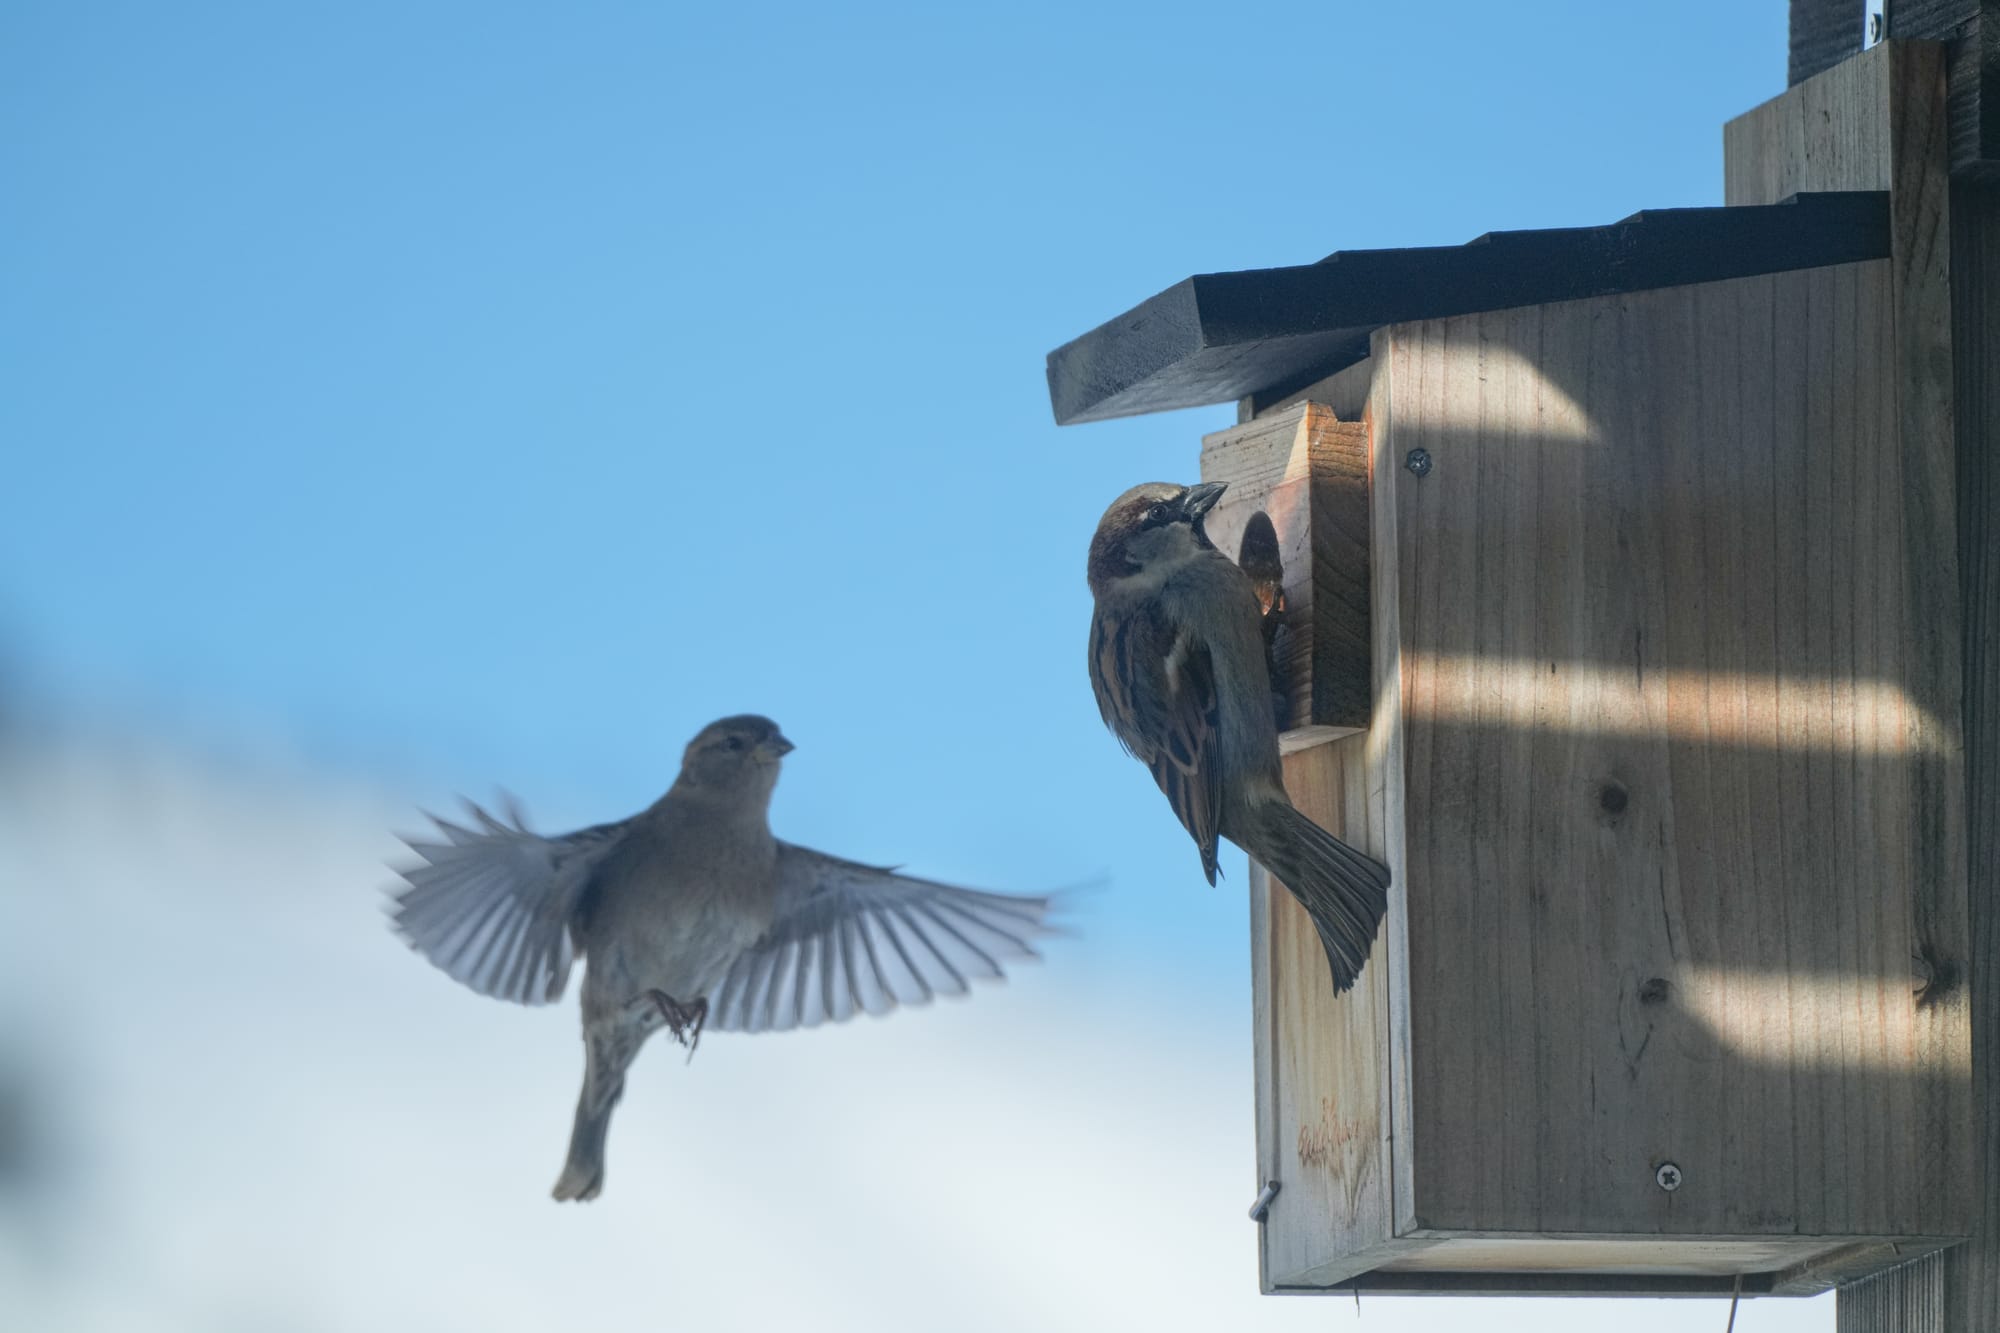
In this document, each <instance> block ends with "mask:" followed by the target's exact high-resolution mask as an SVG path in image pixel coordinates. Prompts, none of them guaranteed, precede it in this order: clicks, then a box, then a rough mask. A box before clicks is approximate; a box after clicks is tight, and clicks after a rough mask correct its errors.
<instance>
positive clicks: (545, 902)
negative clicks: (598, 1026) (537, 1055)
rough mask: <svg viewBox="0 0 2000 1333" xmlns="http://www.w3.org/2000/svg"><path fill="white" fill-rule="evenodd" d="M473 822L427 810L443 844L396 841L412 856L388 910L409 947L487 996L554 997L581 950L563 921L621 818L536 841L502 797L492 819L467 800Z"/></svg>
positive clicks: (519, 1000) (520, 1000)
mask: <svg viewBox="0 0 2000 1333" xmlns="http://www.w3.org/2000/svg"><path fill="white" fill-rule="evenodd" d="M466 806H467V809H468V810H469V811H470V812H471V816H472V818H471V823H472V824H473V825H475V827H472V828H465V827H461V826H460V825H457V824H453V823H450V822H448V821H446V820H442V819H439V818H438V817H437V816H436V815H432V816H431V817H430V819H431V822H432V823H433V824H436V825H437V829H438V832H439V833H440V834H442V835H443V837H444V841H442V842H428V841H422V842H420V841H417V840H416V839H413V838H407V837H406V838H404V839H403V841H404V842H405V843H407V844H408V845H409V848H410V850H411V851H413V852H415V853H416V854H417V855H418V856H419V857H420V858H421V863H420V864H418V865H414V866H411V867H409V868H408V869H405V870H401V871H399V872H398V873H400V874H401V875H402V877H403V878H404V880H406V881H407V882H408V883H409V887H408V888H406V889H404V890H402V891H401V892H399V893H398V894H396V898H395V905H394V907H393V908H392V909H391V912H390V916H391V919H392V920H393V921H394V923H395V927H396V931H397V933H398V934H400V935H401V936H402V937H403V938H404V939H405V940H407V941H409V944H410V947H411V948H413V949H415V950H416V951H417V952H418V953H420V954H422V955H423V956H424V957H426V958H428V959H430V960H431V962H433V963H435V964H437V965H438V966H439V967H440V968H442V969H444V971H445V972H446V973H447V974H448V975H449V976H450V977H451V978H452V979H453V980H454V981H460V982H463V983H464V984H466V985H467V986H470V987H471V988H472V989H473V990H476V991H478V992H479V993H480V994H481V995H491V996H493V997H495V998H496V999H501V1000H512V1001H514V1002H515V1003H516V1004H547V1003H549V1002H550V1001H551V1000H555V999H559V998H561V996H562V993H563V986H564V985H565V984H566V983H567V982H568V981H569V970H570V966H571V964H573V963H574V962H575V961H576V957H577V954H578V953H580V952H581V947H580V945H579V944H578V943H577V942H576V940H575V939H574V938H573V931H572V929H571V923H572V922H573V920H574V919H575V916H576V909H577V904H578V902H579V901H580V900H581V899H582V897H583V892H584V889H585V887H586V886H587V885H588V884H589V883H590V875H591V871H592V870H593V869H595V868H596V866H597V863H598V862H599V861H600V860H602V859H603V857H604V854H605V853H606V852H607V851H609V850H610V849H611V848H612V847H613V846H614V845H616V843H617V841H618V837H619V835H620V834H621V833H623V832H624V829H625V825H626V823H627V822H629V821H621V822H619V823H615V824H599V825H597V826H595V827H593V828H587V829H583V830H581V831H579V832H576V833H566V834H563V835H562V836H560V837H554V838H544V837H541V836H540V835H538V834H535V833H530V832H529V831H528V828H527V825H526V822H525V821H524V820H523V819H522V817H521V813H520V811H519V810H518V809H517V808H515V807H514V806H513V805H512V804H511V803H510V804H509V805H508V808H507V809H506V811H505V812H504V813H505V814H506V816H507V819H505V820H501V819H495V818H494V817H493V816H492V815H489V814H487V813H486V811H484V810H482V809H480V808H479V807H478V806H476V805H473V804H472V803H471V802H469V801H468V802H467V803H466Z"/></svg>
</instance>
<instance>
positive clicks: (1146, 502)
mask: <svg viewBox="0 0 2000 1333" xmlns="http://www.w3.org/2000/svg"><path fill="white" fill-rule="evenodd" d="M1226 489H1227V486H1226V485H1225V484H1224V483H1222V482H1219V481H1207V482H1203V483H1202V484H1201V485H1199V486H1176V485H1175V484H1174V483H1173V482H1170V481H1149V482H1146V483H1145V484H1143V485H1140V486H1134V487H1133V488H1132V489H1131V490H1129V491H1127V492H1125V494H1123V495H1121V496H1119V497H1118V498H1117V499H1116V500H1113V501H1112V502H1111V507H1110V508H1109V509H1107V510H1105V511H1104V517H1103V518H1100V519H1099V520H1097V535H1096V536H1094V537H1092V538H1091V539H1090V590H1091V591H1092V592H1101V591H1103V590H1104V588H1105V587H1106V586H1107V585H1109V584H1111V583H1113V582H1115V581H1117V580H1118V579H1122V578H1128V577H1130V576H1131V575H1134V574H1137V573H1140V572H1141V571H1142V570H1145V569H1147V568H1148V567H1150V566H1153V565H1157V564H1168V563H1172V562H1173V561H1175V560H1177V559H1181V558H1184V557H1185V556H1188V555H1192V554H1194V553H1195V552H1197V551H1202V550H1209V551H1212V550H1214V549H1215V544H1214V543H1213V542H1211V541H1209V539H1208V534H1207V533H1206V532H1204V531H1203V530H1202V526H1201V521H1202V519H1203V518H1205V517H1207V515H1208V511H1209V510H1211V509H1213V508H1215V502H1216V501H1217V500H1220V499H1221V498H1222V492H1223V491H1224V490H1226Z"/></svg>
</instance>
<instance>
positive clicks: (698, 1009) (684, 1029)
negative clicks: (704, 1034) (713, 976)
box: [646, 990, 708, 1061]
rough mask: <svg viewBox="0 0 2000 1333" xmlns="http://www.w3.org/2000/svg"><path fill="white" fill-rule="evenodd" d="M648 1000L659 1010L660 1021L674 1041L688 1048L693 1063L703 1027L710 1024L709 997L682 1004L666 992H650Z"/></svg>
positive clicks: (689, 1057) (647, 995)
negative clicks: (707, 1023)
mask: <svg viewBox="0 0 2000 1333" xmlns="http://www.w3.org/2000/svg"><path fill="white" fill-rule="evenodd" d="M646 998H647V999H649V1000H651V1001H652V1002H653V1006H654V1008H656V1009H658V1010H659V1013H660V1021H661V1022H663V1023H665V1024H666V1025H667V1031H668V1032H669V1033H671V1034H673V1038H674V1040H675V1041H677V1042H679V1043H680V1044H681V1045H683V1046H685V1047H687V1048H688V1059H689V1060H690V1061H692V1060H693V1059H694V1048H695V1047H697V1046H699V1045H701V1029H702V1025H703V1024H705V1023H706V1022H708V997H707V996H703V997H702V998H701V999H699V1000H696V1001H695V1002H694V1003H693V1004H682V1003H681V1002H680V1001H678V1000H676V999H675V998H674V997H673V996H671V995H669V994H667V993H666V992H665V991H658V990H649V991H647V992H646Z"/></svg>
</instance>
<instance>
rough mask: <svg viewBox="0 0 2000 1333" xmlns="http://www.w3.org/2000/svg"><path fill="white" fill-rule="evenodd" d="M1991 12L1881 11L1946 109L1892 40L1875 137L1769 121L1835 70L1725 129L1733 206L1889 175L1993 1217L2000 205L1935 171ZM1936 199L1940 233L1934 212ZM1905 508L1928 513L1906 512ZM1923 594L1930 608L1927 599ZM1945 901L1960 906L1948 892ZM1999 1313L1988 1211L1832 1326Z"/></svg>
mask: <svg viewBox="0 0 2000 1333" xmlns="http://www.w3.org/2000/svg"><path fill="white" fill-rule="evenodd" d="M1991 8H1993V6H1991V4H1990V3H1988V2H1987V0H1978V2H1977V3H1965V2H1962V0H1961V2H1960V3H1954V4H1944V3H1934V2H1930V0H1906V2H1905V3H1901V4H1898V5H1895V6H1893V7H1892V8H1891V11H1890V30H1891V33H1892V35H1893V36H1896V37H1899V38H1901V37H1906V36H1925V37H1940V36H1947V35H1951V36H1957V37H1958V38H1959V39H1960V40H1958V41H1957V42H1956V43H1955V45H1954V46H1953V47H1952V48H1951V50H1950V52H1949V54H1948V56H1947V57H1946V62H1947V63H1946V65H1945V82H1946V86H1947V91H1946V94H1945V98H1946V103H1947V109H1946V110H1945V111H1943V112H1942V113H1941V112H1940V110H1939V102H1938V93H1937V88H1936V79H1937V77H1938V76H1937V64H1936V61H1937V60H1938V56H1937V54H1936V53H1937V48H1936V47H1932V46H1928V45H1926V44H1921V43H1903V42H1895V43H1891V44H1890V45H1889V46H1888V47H1887V48H1877V51H1875V52H1870V54H1869V56H1868V57H1866V58H1865V59H1866V60H1868V61H1870V62H1872V64H1873V66H1874V68H1875V70H1876V71H1877V72H1876V73H1874V74H1873V75H1872V76H1867V77H1865V78H1863V79H1862V80H1861V81H1859V82H1857V81H1856V80H1855V79H1854V78H1853V77H1852V76H1846V78H1847V82H1846V92H1847V93H1848V95H1849V96H1850V97H1851V98H1852V99H1853V100H1852V101H1851V102H1849V103H1847V104H1846V106H1845V108H1844V111H1843V114H1844V115H1845V116H1848V117H1859V116H1872V117H1875V118H1876V119H1877V120H1879V122H1880V123H1881V124H1883V125H1884V126H1886V127H1887V132H1886V133H1885V134H1883V135H1881V136H1880V137H1879V138H1876V139H1874V140H1864V139H1863V138H1862V137H1861V136H1860V135H1858V134H1854V135H1849V136H1845V137H1843V138H1842V139H1841V140H1840V141H1839V142H1838V143H1837V144H1835V145H1831V146H1830V147H1831V151H1828V149H1829V145H1824V144H1823V145H1820V146H1821V148H1822V151H1821V152H1819V153H1808V152H1806V151H1805V144H1804V142H1803V140H1802V138H1799V137H1797V136H1796V134H1795V133H1794V132H1793V131H1791V130H1789V129H1787V130H1780V129H1778V128H1777V127H1778V126H1780V125H1786V126H1790V125H1793V124H1796V123H1799V122H1801V121H1804V120H1807V119H1809V118H1810V115H1811V112H1810V109H1809V107H1808V106H1807V105H1806V104H1805V103H1804V101H1803V100H1802V96H1801V95H1810V96H1813V97H1816V98H1818V99H1820V101H1822V102H1825V101H1827V100H1833V101H1835V102H1839V101H1840V98H1839V96H1838V90H1836V89H1834V88H1833V87H1832V85H1833V84H1835V83H1839V82H1841V80H1840V79H1839V78H1833V77H1831V76H1829V86H1828V88H1827V89H1826V90H1825V91H1814V90H1813V88H1812V85H1811V84H1808V85H1806V86H1805V87H1802V88H1795V89H1793V90H1792V92H1791V93H1788V94H1787V95H1786V96H1785V97H1784V98H1780V99H1777V100H1776V101H1775V102H1772V103H1768V104H1766V106H1764V107H1760V108H1758V110H1757V111H1755V112H1752V113H1751V115H1750V116H1748V117H1745V118H1743V119H1742V120H1739V121H1738V122H1735V123H1733V124H1732V126H1731V127H1730V132H1729V134H1728V136H1727V137H1726V145H1727V148H1728V154H1729V160H1728V164H1727V167H1726V174H1727V176H1728V180H1729V194H1728V197H1729V199H1730V202H1732V203H1735V202H1744V203H1753V202H1759V201H1761V200H1763V199H1764V198H1765V197H1767V192H1768V191H1770V190H1772V189H1782V188H1786V187H1787V186H1789V187H1791V188H1803V189H1821V188H1830V187H1831V185H1832V184H1844V183H1845V182H1846V181H1848V180H1851V179H1853V178H1854V176H1853V174H1852V173H1854V172H1855V171H1857V170H1859V171H1862V172H1864V173H1866V174H1867V177H1868V178H1869V179H1874V180H1878V181H1880V182H1881V184H1883V185H1884V186H1886V187H1887V188H1888V189H1890V191H1891V215H1892V223H1891V227H1892V241H1891V248H1892V262H1893V264H1894V265H1895V282H1896V285H1897V288H1898V290H1897V296H1896V300H1897V307H1898V326H1897V327H1898V342H1899V346H1898V348H1897V355H1898V360H1899V365H1900V373H1901V375H1902V376H1903V383H1904V384H1905V385H1906V386H1907V389H1908V394H1907V396H1906V398H1905V400H1904V404H1903V407H1904V417H1903V424H1904V428H1905V429H1908V430H1913V431H1916V432H1919V433H1920V434H1923V435H1924V436H1925V438H1929V433H1930V432H1935V431H1938V430H1941V429H1943V430H1951V431H1952V432H1953V435H1954V446H1953V449H1954V453H1955V458H1956V479H1955V487H1956V492H1957V494H1956V497H1955V501H1954V504H1955V509H1956V519H1955V522H1956V528H1957V534H1958V565H1959V572H1960V577H1959V584H1958V586H1957V587H1956V588H1954V589H1952V593H1953V597H1954V600H1955V601H1956V602H1958V604H1959V606H1958V608H1957V609H1958V610H1959V612H1960V616H1961V628H1962V641H1961V650H1962V657H1961V679H1962V684H1963V695H1962V712H1963V716H1962V725H1963V735H1964V747H1965V748H1964V764H1965V772H1964V780H1965V783H1966V793H1967V795H1966V801H1967V809H1968V810H1969V811H1970V812H1972V814H1973V818H1971V819H1970V820H1969V822H1968V826H1967V828H1966V830H1965V836H1966V838H1967V842H1966V844H1965V845H1966V849H1967V853H1966V855H1967V865H1968V882H1969V885H1970V887H1971V890H1972V891H1973V892H1972V897H1971V901H1970V903H1969V906H1968V907H1967V909H1966V910H1967V911H1968V912H1969V920H1970V927H1971V930H1972V939H1971V944H1970V953H1971V959H1970V963H1969V966H1968V967H1967V968H1966V969H1964V972H1962V973H1961V975H1965V974H1969V975H1970V977H1971V978H1972V991H1971V995H1970V998H1969V1004H1970V1006H1971V1015H1970V1017H1971V1024H1972V1041H1973V1044H1974V1063H1973V1067H1974V1070H1975V1077H1976V1079H1977V1087H1976V1092H1977V1097H1978V1100H1979V1103H1980V1104H1982V1105H1983V1106H1984V1107H1986V1108H1987V1112H1986V1116H1985V1123H1986V1131H1985V1142H1984V1146H1983V1151H1978V1150H1979V1148H1980V1145H1978V1144H1973V1145H1968V1150H1967V1152H1966V1154H1965V1155H1964V1156H1963V1157H1962V1158H1959V1159H1958V1160H1957V1161H1954V1162H1952V1163H1950V1164H1949V1165H1951V1166H1953V1167H1955V1168H1956V1169H1960V1170H1962V1169H1963V1168H1962V1166H1961V1165H1959V1163H1960V1162H1962V1161H1971V1162H1974V1163H1978V1162H1983V1164H1984V1165H1983V1169H1982V1171H1975V1172H1968V1173H1966V1175H1967V1177H1968V1178H1969V1179H1971V1180H1972V1181H1974V1182H1976V1185H1975V1188H1976V1193H1977V1198H1978V1199H1980V1200H1983V1203H1984V1209H1985V1212H1986V1214H1987V1216H1988V1218H1989V1219H1991V1218H1993V1217H1994V1216H1995V1215H1996V1214H2000V1146H1996V1142H1995V1138H1996V1134H2000V1116H1996V1115H1994V1114H1993V1112H1992V1108H1993V1107H1995V1106H2000V1003H1996V997H2000V988H1988V987H1982V986H1981V985H1980V984H1979V980H1978V979H1979V978H1981V977H1983V976H1992V975H1994V973H1995V970H1996V968H2000V923H1996V917H2000V912H1996V909H1995V907H1994V894H1995V892H1996V889H1995V885H1996V884H2000V838H1997V837H1996V831H1995V825H1994V820H1993V816H1992V813H1991V812H1992V811H1993V810H1994V809H1996V808H2000V733H1997V732H1996V727H2000V656H1996V655H1995V653H1994V652H1993V645H1992V639H1993V634H1994V629H1993V611H1992V606H1993V602H1994V598H1995V596H1996V595H1997V594H1996V580H2000V537H1996V535H1995V529H1994V526H1993V524H1992V523H1991V515H1992V513H1993V511H1994V506H1995V505H1996V504H2000V483H1996V481H1995V478H1994V472H1993V464H1992V451H1993V449H1994V448H1995V447H1996V445H1995V441H2000V202H1997V201H1996V196H1995V194H1994V192H1993V190H1992V189H1991V187H1983V188H1982V187H1979V186H1976V185H1973V184H1970V183H1967V182H1962V181H1961V182H1956V183H1953V184H1951V185H1950V186H1949V187H1947V186H1946V184H1945V177H1946V172H1947V167H1948V166H1949V167H1955V168H1957V169H1958V170H1960V171H1964V170H1965V169H1966V166H1967V163H1968V159H1969V158H1971V157H1975V156H1979V155H1982V154H1983V153H1985V152H1986V151H1987V150H1986V149H1985V148H1982V147H1981V146H1980V144H1979V142H1978V140H1979V137H1980V132H1979V131H1978V129H1977V128H1976V123H1975V122H1976V118H1977V117H1978V116H1979V115H1980V111H1979V108H1978V106H1977V105H1976V104H1977V103H1979V102H1980V101H1981V99H1982V96H1983V88H1984V87H1986V86H1990V84H1988V83H1983V82H1982V81H1984V80H1987V79H1989V78H1990V75H1989V74H1988V73H1987V71H1988V70H1990V68H1991V64H1992V62H1991V60H1990V59H1989V55H1990V53H1988V52H1986V51H1984V49H1983V43H1984V42H1986V41H1987V40H1988V39H1990V38H1993V37H1997V36H2000V24H1995V23H1991V22H1987V23H1986V24H1985V28H1984V32H1983V33H1982V32H1981V31H1980V30H1979V29H1978V27H1977V23H1978V21H1979V20H1981V19H1982V17H1983V16H1982V14H1981V11H1983V10H1990V9H1991ZM1968 24H1973V25H1974V26H1973V27H1971V28H1968V27H1967V26H1966V25H1968ZM1878 52H1879V54H1878ZM1853 63H1854V64H1857V65H1859V64H1860V63H1861V62H1853ZM1835 74H1836V75H1839V74H1840V71H1836V72H1835ZM1815 82H1817V81H1815ZM1997 109H2000V108H1997ZM1753 121H1754V125H1753V124H1751V123H1748V122H1753ZM1941 125H1943V126H1947V127H1948V130H1947V131H1946V133H1945V134H1944V136H1943V137H1945V138H1947V139H1948V140H1949V147H1946V146H1944V145H1943V144H1941V143H1940V142H1939V140H1940V129H1939V127H1940V126H1941ZM1947 189H1948V193H1947ZM1947 208H1948V211H1949V217H1950V227H1949V232H1948V241H1947V233H1946V232H1945V230H1944V228H1943V226H1942V225H1941V223H1942V220H1943V218H1944V215H1945V213H1946V210H1947ZM1941 309H1942V310H1944V311H1947V312H1948V316H1947V318H1948V321H1949V322H1948V325H1947V326H1946V329H1945V330H1944V332H1945V333H1946V335H1947V336H1948V342H1947V343H1945V344H1944V345H1945V346H1947V347H1948V348H1949V362H1948V363H1944V361H1943V357H1941V356H1940V354H1939V352H1938V347H1939V343H1940V332H1941V331H1940V329H1939V312H1940V310H1941ZM1942 364H1949V366H1950V374H1949V376H1948V377H1947V376H1944V375H1941V374H1940V373H1939V372H1940V369H1941V366H1942ZM1947 394H1948V395H1950V396H1949V398H1946V399H1945V400H1944V401H1945V404H1946V410H1940V408H1939V406H1938V402H1939V399H1940V398H1941V397H1943V396H1944V395H1947ZM1933 483H1935V479H1933ZM1925 495H1928V496H1929V497H1930V498H1929V499H1928V500H1925V501H1924V506H1923V507H1924V508H1925V509H1928V507H1929V505H1931V504H1934V503H1937V498H1936V488H1935V484H1933V485H1932V486H1930V487H1925V488H1919V489H1918V490H1916V491H1915V492H1913V495H1912V499H1913V501H1914V500H1917V499H1918V498H1920V497H1922V496H1925ZM1915 521H1917V522H1927V521H1928V520H1927V519H1925V518H1923V517H1921V516H1917V517H1916V518H1915ZM1942 591H1943V588H1942V586H1941V581H1937V580H1930V581H1927V584H1926V586H1925V587H1923V588H1921V589H1918V590H1916V592H1917V595H1918V596H1920V597H1923V596H1925V595H1926V594H1928V597H1929V598H1931V599H1934V598H1935V597H1936V596H1937V595H1938V594H1939V593H1940V592H1942ZM1928 604H1930V605H1931V606H1932V607H1933V610H1932V614H1936V612H1935V604H1934V601H1932V602H1930V603H1928ZM1919 906H1920V908H1921V903H1920V904H1919ZM1941 906H1942V907H1943V909H1944V910H1946V911H1954V910H1958V909H1957V908H1956V905H1955V904H1950V903H1945V904H1941ZM1996 1311H2000V1230H1996V1228H1995V1226H1994V1225H1993V1224H1992V1222H1991V1221H1990V1220H1989V1221H1988V1222H1987V1223H1986V1224H1984V1226H1983V1228H1982V1230H1981V1231H1980V1233H1979V1234H1978V1235H1977V1236H1976V1237H1975V1238H1974V1240H1973V1241H1972V1242H1971V1243H1969V1244H1967V1245H1964V1246H1960V1247H1957V1248H1955V1249H1952V1250H1949V1251H1947V1252H1945V1253H1943V1254H1940V1255H1936V1256H1933V1257H1929V1258H1925V1259H1922V1260H1920V1261H1918V1262H1915V1263H1911V1264H1908V1265H1905V1266H1903V1267H1900V1268H1896V1269H1894V1270H1892V1271H1890V1272H1889V1273H1886V1274H1884V1275H1882V1276H1880V1277H1878V1278H1875V1279H1873V1280H1869V1281H1863V1282H1860V1283H1858V1284H1855V1285H1852V1286H1847V1287H1843V1289H1842V1291H1841V1295H1840V1302H1839V1323H1840V1327H1841V1329H1842V1333H1944V1330H1947V1329H1951V1330H1957V1329H1970V1328H1977V1327H1981V1326H1984V1325H1986V1324H1988V1323H1990V1322H1992V1321H1994V1320H1995V1319H1996V1315H1995V1312H1996Z"/></svg>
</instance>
